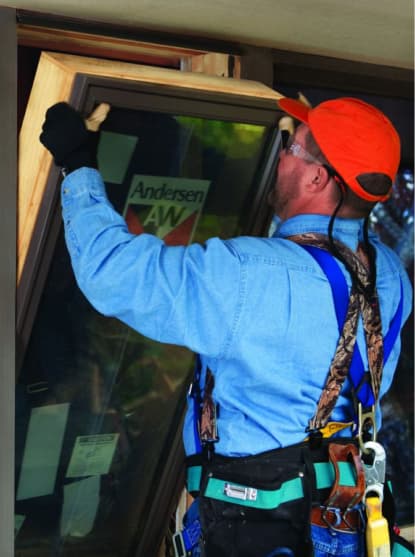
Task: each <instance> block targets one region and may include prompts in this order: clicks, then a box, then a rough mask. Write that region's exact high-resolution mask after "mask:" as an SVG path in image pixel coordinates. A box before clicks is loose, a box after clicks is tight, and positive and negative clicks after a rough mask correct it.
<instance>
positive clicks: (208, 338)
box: [62, 168, 412, 456]
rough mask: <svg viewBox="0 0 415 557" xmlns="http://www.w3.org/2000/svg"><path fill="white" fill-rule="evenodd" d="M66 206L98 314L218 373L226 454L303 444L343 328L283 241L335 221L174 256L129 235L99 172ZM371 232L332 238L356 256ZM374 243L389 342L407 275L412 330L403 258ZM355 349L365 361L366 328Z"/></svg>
mask: <svg viewBox="0 0 415 557" xmlns="http://www.w3.org/2000/svg"><path fill="white" fill-rule="evenodd" d="M62 207H63V219H64V225H65V234H66V241H67V246H68V249H69V252H70V256H71V260H72V265H73V269H74V272H75V276H76V279H77V281H78V284H79V287H80V288H81V290H82V291H83V292H84V294H85V296H86V297H87V298H88V300H89V301H90V302H91V304H92V305H93V306H94V307H95V308H96V309H97V310H98V311H99V312H101V313H103V314H105V315H110V316H114V317H117V318H118V319H120V320H121V321H123V322H125V323H126V324H127V325H129V326H130V327H132V328H134V329H136V330H137V331H139V332H140V333H142V334H143V335H145V336H147V337H150V338H152V339H155V340H157V341H160V342H165V343H173V344H177V345H183V346H186V347H188V348H190V349H191V350H193V351H195V352H198V353H200V354H201V355H202V361H203V364H204V366H206V365H208V366H209V368H210V369H211V370H212V372H213V373H214V376H215V389H214V399H215V401H216V402H217V403H218V404H219V418H218V432H219V436H220V440H219V442H218V444H217V446H216V450H217V452H219V453H221V454H224V455H232V456H241V455H247V454H255V453H259V452H262V451H266V450H270V449H274V448H277V447H283V446H286V445H291V444H293V443H296V442H299V441H301V440H302V439H304V437H305V433H304V432H305V428H306V426H307V423H308V420H309V419H310V418H311V417H312V415H313V414H314V412H315V410H316V403H317V401H318V399H319V397H320V394H321V389H322V387H323V384H324V381H325V378H326V375H327V371H328V368H329V365H330V361H331V359H332V357H333V354H334V351H335V348H336V344H337V340H338V328H337V322H336V317H335V311H334V305H333V299H332V295H331V292H330V286H329V284H328V282H327V279H326V277H325V275H324V274H323V272H322V271H321V269H320V267H319V266H318V264H317V263H316V262H315V261H314V259H313V258H312V257H311V256H310V255H309V254H308V253H307V252H306V251H305V250H304V249H303V248H301V247H300V246H298V245H296V244H295V243H293V242H291V241H289V240H287V239H286V237H287V236H290V235H293V234H298V233H301V232H309V231H314V232H320V233H326V232H327V225H328V219H329V217H327V216H321V215H299V216H296V217H294V218H291V219H289V220H287V221H285V222H283V223H281V224H279V226H278V227H277V230H276V231H275V233H274V236H273V237H271V238H253V237H240V238H234V239H231V240H221V239H219V238H212V239H210V240H208V241H207V242H206V243H205V244H203V245H199V244H192V245H190V246H188V247H181V246H179V247H167V246H165V245H164V243H163V241H162V240H160V239H158V238H157V237H155V236H152V235H149V234H141V235H138V236H135V235H132V234H130V233H129V231H128V229H127V226H126V224H125V222H124V220H123V218H122V217H121V216H120V215H119V214H118V213H117V212H115V211H114V209H113V208H112V206H111V204H110V202H109V201H108V199H107V197H106V193H105V189H104V184H103V182H102V179H101V177H100V175H99V173H98V172H97V171H95V170H93V169H88V168H82V169H79V170H77V171H75V172H73V173H71V174H69V176H68V177H67V178H66V179H65V180H64V181H63V185H62ZM362 224H363V223H362V221H361V220H350V219H340V218H339V219H336V224H335V229H334V235H335V237H336V238H338V239H339V240H341V241H342V242H344V243H345V244H347V245H348V246H349V247H351V248H352V249H356V247H357V243H358V241H359V239H360V238H361V235H362ZM371 241H372V242H373V244H374V245H375V246H376V250H377V269H378V281H377V287H378V292H379V297H380V304H381V317H382V324H383V331H384V332H386V331H387V330H388V326H389V323H390V321H391V319H392V317H393V315H394V313H395V311H396V308H397V305H398V302H399V298H400V281H399V277H401V279H402V282H403V287H404V318H405V320H406V319H407V317H408V315H409V313H410V310H411V296H412V291H411V286H410V283H409V279H408V277H407V275H406V273H405V271H404V270H403V268H402V266H401V264H400V261H399V259H398V257H397V256H396V255H395V254H394V253H393V252H392V251H391V250H390V249H389V248H387V247H386V246H384V245H383V244H381V243H380V241H379V240H378V239H377V237H376V236H374V235H372V236H371ZM347 280H348V282H350V281H349V277H347ZM357 342H358V345H359V347H360V351H361V353H362V356H363V359H364V360H365V363H366V361H367V359H366V349H365V342H364V339H363V334H362V330H361V327H360V328H359V335H358V341H357ZM399 350H400V341H399V339H398V340H397V341H396V344H395V346H394V349H393V351H392V354H391V356H390V357H389V360H388V362H387V363H386V365H385V368H384V375H383V381H382V387H381V395H383V394H384V393H385V391H386V390H387V389H388V388H389V386H390V384H391V381H392V377H393V373H394V370H395V367H396V364H397V359H398V355H399ZM343 391H344V392H343V393H342V394H341V396H340V397H339V400H338V403H337V406H336V408H335V410H334V412H333V415H332V418H333V419H334V420H339V421H340V420H347V419H348V418H350V415H351V408H350V399H349V398H348V397H347V391H348V388H347V385H346V386H345V388H344V389H343ZM190 410H191V409H190ZM191 414H192V413H191V411H190V412H188V414H187V417H186V420H185V427H184V443H185V449H186V452H187V454H191V453H193V452H194V448H195V439H194V430H193V425H192V415H191Z"/></svg>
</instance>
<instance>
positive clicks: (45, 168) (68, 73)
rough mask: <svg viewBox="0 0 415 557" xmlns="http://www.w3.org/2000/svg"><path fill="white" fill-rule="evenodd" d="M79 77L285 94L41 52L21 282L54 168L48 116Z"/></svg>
mask: <svg viewBox="0 0 415 557" xmlns="http://www.w3.org/2000/svg"><path fill="white" fill-rule="evenodd" d="M77 74H85V75H94V76H100V77H110V78H114V79H120V80H132V81H134V82H141V83H151V84H157V85H162V86H174V87H176V88H180V89H189V90H198V91H203V92H214V93H221V94H224V95H236V96H238V97H247V98H259V99H264V100H271V101H273V102H276V101H277V100H278V99H279V98H281V96H282V95H281V94H279V93H278V92H276V91H274V90H272V89H270V88H269V87H267V86H265V85H264V84H262V83H257V82H254V81H247V80H238V79H231V78H224V77H215V76H208V75H204V74H200V73H189V72H181V71H178V70H172V69H165V68H155V67H150V66H139V65H136V64H128V63H126V62H115V61H111V60H104V59H98V58H86V57H80V56H74V55H70V54H58V53H50V52H44V53H42V55H41V57H40V61H39V65H38V68H37V72H36V76H35V80H34V84H33V88H32V91H31V94H30V98H29V102H28V106H27V109H26V113H25V117H24V120H23V124H22V128H21V132H20V139H19V192H18V207H19V226H18V280H20V277H21V274H22V269H23V266H24V262H25V260H26V255H27V253H28V249H29V244H30V241H31V237H32V233H33V230H34V226H35V223H36V220H37V217H38V212H39V207H40V204H41V202H42V198H43V196H44V192H45V187H46V183H47V178H48V175H49V172H50V169H51V166H52V158H51V156H50V154H49V153H48V152H47V151H46V149H45V148H44V147H43V146H42V145H41V144H40V142H39V134H40V132H41V127H42V123H43V121H44V116H45V112H46V110H47V109H48V108H49V107H50V106H51V105H53V104H54V103H56V102H59V101H68V100H69V98H70V95H71V91H72V88H73V84H74V81H75V77H76V75H77Z"/></svg>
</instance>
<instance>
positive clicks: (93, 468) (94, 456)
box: [66, 433, 119, 478]
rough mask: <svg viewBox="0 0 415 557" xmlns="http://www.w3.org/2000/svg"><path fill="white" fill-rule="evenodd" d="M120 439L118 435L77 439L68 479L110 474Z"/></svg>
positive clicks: (111, 434)
mask: <svg viewBox="0 0 415 557" xmlns="http://www.w3.org/2000/svg"><path fill="white" fill-rule="evenodd" d="M118 437H119V434H118V433H102V434H100V435H83V436H81V437H77V438H76V441H75V446H74V448H73V451H72V456H71V460H70V462H69V466H68V470H67V472H66V477H67V478H77V477H81V476H99V475H101V474H108V472H109V469H110V467H111V462H112V459H113V456H114V452H115V447H116V446H117V441H118Z"/></svg>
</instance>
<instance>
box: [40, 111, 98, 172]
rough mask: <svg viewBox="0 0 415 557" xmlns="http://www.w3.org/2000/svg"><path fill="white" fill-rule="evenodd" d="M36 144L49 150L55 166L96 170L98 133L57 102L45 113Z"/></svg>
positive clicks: (69, 169)
mask: <svg viewBox="0 0 415 557" xmlns="http://www.w3.org/2000/svg"><path fill="white" fill-rule="evenodd" d="M42 130H43V131H42V133H41V134H40V137H39V139H40V142H41V143H42V144H43V145H44V146H45V147H46V149H48V151H50V153H51V154H52V156H53V158H54V161H55V164H56V165H57V166H61V167H63V168H64V169H65V170H66V172H68V173H69V172H72V171H73V170H76V169H77V168H81V167H82V166H88V167H90V168H97V167H98V164H97V147H98V139H99V134H98V133H97V131H89V130H88V128H87V124H86V122H85V121H84V119H83V118H82V116H81V114H80V113H79V112H77V111H76V110H75V109H74V108H72V107H71V106H69V104H67V103H64V102H60V103H57V104H55V105H53V106H51V107H50V108H49V109H48V110H47V112H46V119H45V122H44V123H43V126H42Z"/></svg>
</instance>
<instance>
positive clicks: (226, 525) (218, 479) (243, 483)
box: [193, 439, 364, 557]
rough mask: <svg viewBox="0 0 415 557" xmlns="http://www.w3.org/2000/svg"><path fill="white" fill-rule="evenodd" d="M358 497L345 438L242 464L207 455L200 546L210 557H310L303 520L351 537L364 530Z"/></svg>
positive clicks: (356, 465)
mask: <svg viewBox="0 0 415 557" xmlns="http://www.w3.org/2000/svg"><path fill="white" fill-rule="evenodd" d="M193 473H194V471H193ZM363 493H364V473H363V467H362V464H361V463H360V459H359V456H358V449H357V447H356V444H355V443H354V442H352V441H351V440H350V439H339V441H338V442H336V443H333V442H330V440H324V441H323V442H322V443H321V446H320V447H319V448H317V449H314V450H312V449H310V446H309V444H308V443H300V444H298V445H293V446H291V447H286V448H283V449H276V450H273V451H269V452H266V453H261V454H259V455H255V456H248V457H239V458H229V457H223V456H221V455H218V454H214V455H212V457H211V459H210V460H209V461H208V462H205V463H204V466H203V472H202V478H201V489H200V497H199V515H200V523H201V531H202V538H201V539H202V544H201V547H202V548H203V550H204V551H205V552H206V555H215V557H222V556H223V557H225V556H226V557H229V556H230V555H238V556H241V557H242V556H244V555H247V556H248V555H249V557H264V556H266V555H269V554H270V553H272V552H273V551H275V550H276V549H277V548H282V547H283V548H285V549H286V550H287V551H290V552H291V553H288V554H291V555H294V556H302V557H306V556H308V555H310V556H311V555H312V542H311V537H310V517H311V520H312V521H313V523H316V524H321V523H322V525H324V526H325V527H330V528H333V529H338V530H342V531H350V532H355V531H356V530H359V529H360V528H361V527H362V525H363V515H362V514H361V512H360V510H358V505H359V501H360V500H361V498H362V497H363ZM202 554H203V553H202Z"/></svg>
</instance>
